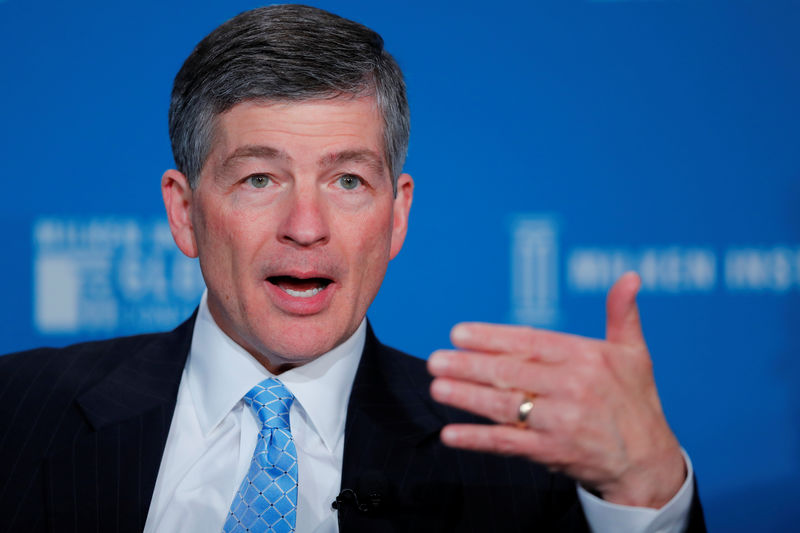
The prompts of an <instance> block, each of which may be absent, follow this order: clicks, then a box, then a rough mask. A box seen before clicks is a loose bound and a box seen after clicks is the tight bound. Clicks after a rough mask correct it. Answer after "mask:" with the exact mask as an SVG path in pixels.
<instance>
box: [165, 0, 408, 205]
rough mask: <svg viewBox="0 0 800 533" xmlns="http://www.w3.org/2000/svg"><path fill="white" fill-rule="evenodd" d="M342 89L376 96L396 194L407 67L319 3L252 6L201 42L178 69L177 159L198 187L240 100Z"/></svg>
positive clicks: (327, 94)
mask: <svg viewBox="0 0 800 533" xmlns="http://www.w3.org/2000/svg"><path fill="white" fill-rule="evenodd" d="M343 95H345V96H346V95H350V96H367V95H373V96H375V98H376V101H377V104H378V108H379V110H380V112H381V115H382V117H383V122H384V125H383V126H384V127H383V136H384V150H385V157H386V159H387V164H388V166H389V171H390V172H391V176H392V186H393V188H394V189H395V193H396V192H397V191H396V188H397V177H398V175H399V174H400V172H401V171H402V169H403V163H404V161H405V157H406V152H407V150H408V135H409V111H408V101H407V99H406V87H405V83H404V81H403V73H402V72H401V71H400V67H399V66H398V65H397V62H396V61H395V60H394V58H393V57H392V56H391V55H390V54H389V53H388V52H387V51H386V50H384V49H383V39H382V38H381V36H380V35H378V34H377V33H375V32H374V31H372V30H370V29H369V28H367V27H366V26H363V25H361V24H359V23H357V22H353V21H351V20H347V19H345V18H342V17H339V16H336V15H334V14H332V13H328V12H327V11H323V10H321V9H317V8H314V7H308V6H301V5H288V4H287V5H273V6H268V7H262V8H258V9H253V10H251V11H245V12H244V13H241V14H239V15H237V16H236V17H234V18H232V19H230V20H229V21H227V22H225V23H224V24H222V25H221V26H219V27H218V28H217V29H215V30H214V31H213V32H211V33H210V34H209V35H208V36H207V37H206V38H204V39H203V40H202V41H200V43H199V44H198V45H197V46H196V47H195V49H194V51H192V53H191V54H190V55H189V57H188V58H187V59H186V61H185V62H184V64H183V66H182V67H181V69H180V71H179V72H178V74H177V75H176V76H175V84H174V86H173V89H172V100H171V102H170V107H169V136H170V140H171V142H172V153H173V157H174V158H175V164H176V165H177V168H178V170H179V171H181V172H182V173H183V174H184V175H186V177H187V179H188V180H189V184H190V186H191V187H192V188H194V187H196V186H197V182H198V179H199V177H200V172H201V170H202V168H203V165H204V164H205V162H206V158H207V157H208V154H209V151H210V149H211V142H212V140H213V139H212V137H213V128H214V119H215V118H216V117H217V116H218V115H219V114H220V113H223V112H225V111H227V110H229V109H230V108H232V107H233V106H235V105H236V104H238V103H240V102H243V101H247V100H262V101H266V102H273V101H275V102H287V101H288V102H291V101H304V100H312V99H319V98H336V97H338V96H343Z"/></svg>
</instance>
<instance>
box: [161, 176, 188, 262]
mask: <svg viewBox="0 0 800 533" xmlns="http://www.w3.org/2000/svg"><path fill="white" fill-rule="evenodd" d="M161 194H162V196H163V197H164V207H166V209H167V218H168V219H169V229H170V230H172V238H173V239H175V244H177V245H178V248H180V250H181V252H183V253H184V254H186V255H187V256H189V257H197V242H196V241H195V238H194V226H192V199H193V198H192V188H191V187H189V180H187V179H186V176H184V175H183V174H181V173H180V172H178V171H177V170H174V169H170V170H167V171H166V172H164V175H163V176H162V177H161Z"/></svg>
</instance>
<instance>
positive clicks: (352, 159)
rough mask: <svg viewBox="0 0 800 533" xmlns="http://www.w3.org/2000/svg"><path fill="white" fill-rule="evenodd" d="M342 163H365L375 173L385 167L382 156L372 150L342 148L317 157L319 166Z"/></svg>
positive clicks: (382, 170)
mask: <svg viewBox="0 0 800 533" xmlns="http://www.w3.org/2000/svg"><path fill="white" fill-rule="evenodd" d="M342 163H365V164H366V165H367V166H369V167H370V168H371V169H372V170H373V171H375V172H376V173H379V174H380V173H383V172H384V170H385V169H386V165H385V163H384V160H383V157H381V156H380V154H377V153H376V152H373V151H372V150H366V149H365V150H342V151H341V152H335V153H332V154H327V155H324V156H322V157H321V158H319V161H318V162H317V164H318V165H319V166H320V167H332V166H336V165H340V164H342Z"/></svg>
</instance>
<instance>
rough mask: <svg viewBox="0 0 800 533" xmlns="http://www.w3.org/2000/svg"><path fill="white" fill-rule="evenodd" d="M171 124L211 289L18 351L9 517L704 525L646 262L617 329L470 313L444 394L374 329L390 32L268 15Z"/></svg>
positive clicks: (238, 35) (197, 526)
mask: <svg viewBox="0 0 800 533" xmlns="http://www.w3.org/2000/svg"><path fill="white" fill-rule="evenodd" d="M170 137H171V139H172V145H173V153H174V155H175V161H176V165H177V169H176V170H168V171H167V172H165V173H164V176H163V178H162V191H163V196H164V203H165V206H166V210H167V215H168V218H169V222H170V226H171V229H172V233H173V236H174V238H175V241H176V243H177V245H178V246H179V248H180V249H181V250H182V251H183V252H184V253H185V254H187V255H189V256H191V257H199V260H200V266H201V269H202V271H203V276H204V279H205V281H206V285H207V292H206V293H205V294H204V296H203V299H202V301H201V303H200V306H199V309H198V311H197V313H195V315H194V316H193V317H191V318H190V319H189V320H188V321H187V322H186V323H184V324H183V325H181V326H179V327H178V328H177V329H176V330H175V331H173V332H171V333H165V334H158V335H146V336H139V337H132V338H127V339H113V340H110V341H105V342H100V343H87V344H82V345H77V346H73V347H68V348H65V349H62V350H35V351H33V352H28V353H22V354H15V355H11V356H6V357H3V358H0V372H1V373H2V376H3V377H2V380H3V384H4V385H3V387H4V388H3V389H2V392H0V394H2V396H0V405H2V409H3V413H2V415H3V416H2V420H3V425H4V426H3V432H2V437H1V439H2V440H0V464H2V465H3V466H2V468H3V470H2V472H0V477H1V478H2V479H4V481H3V484H2V485H0V489H1V490H0V504H1V505H2V516H3V521H4V524H5V526H6V527H5V529H6V530H9V531H46V530H56V531H89V530H92V531H94V530H98V531H141V530H142V529H144V530H145V531H221V530H223V531H246V530H247V531H292V530H297V531H302V532H307V531H320V532H323V531H324V532H331V531H337V530H338V531H342V532H347V531H411V530H414V531H509V530H512V531H513V530H519V531H539V530H555V531H585V530H587V529H588V525H587V519H588V521H589V523H590V524H591V526H592V527H593V528H594V529H595V530H598V531H600V530H607V531H611V530H613V531H645V530H648V531H649V530H664V531H679V530H682V529H685V528H687V527H688V528H689V529H691V530H703V529H704V526H703V519H702V512H701V510H700V506H699V500H698V499H697V496H696V494H695V492H694V487H693V478H692V474H691V471H690V469H687V463H686V462H685V461H684V457H683V455H682V453H681V451H680V448H679V446H678V443H677V441H676V439H675V437H674V435H673V434H672V432H671V431H670V430H669V427H668V426H667V424H666V421H665V420H664V416H663V414H662V413H661V408H660V404H659V400H658V395H657V393H656V390H655V385H654V383H653V378H652V371H651V369H650V360H649V356H648V354H647V348H646V345H645V344H644V341H643V338H642V336H641V329H640V326H639V319H638V313H637V310H636V304H635V294H636V290H637V288H638V283H639V282H638V278H637V277H636V276H635V275H627V276H624V277H623V278H621V279H620V281H619V282H618V283H617V284H616V285H615V287H614V288H613V289H612V291H611V293H610V294H609V305H608V324H609V326H608V335H607V340H606V341H597V340H590V339H582V338H577V337H571V336H565V335H561V334H556V333H550V332H542V331H535V330H531V329H527V328H513V327H508V326H494V325H486V324H462V325H459V326H457V327H456V328H454V330H453V332H452V339H453V343H454V345H455V346H456V347H458V348H461V349H462V350H461V351H458V352H453V351H441V352H437V353H435V354H434V355H433V356H432V357H431V358H430V360H429V363H428V367H429V369H430V372H431V373H432V374H433V375H434V376H436V379H435V380H433V382H432V383H431V380H430V378H429V377H428V374H427V373H426V370H425V363H423V362H422V361H420V360H417V359H414V358H411V357H409V356H407V355H404V354H401V353H399V352H397V351H395V350H392V349H390V348H387V347H385V346H383V345H381V344H380V343H379V342H378V341H377V339H376V338H375V336H374V334H373V333H372V331H371V330H370V328H369V325H368V324H367V322H366V319H365V316H366V311H367V308H368V307H369V305H370V303H371V302H372V300H373V298H374V297H375V295H376V294H377V291H378V288H379V286H380V284H381V281H382V279H383V276H384V273H385V271H386V268H387V265H388V262H389V261H390V260H391V259H392V258H394V257H395V256H396V255H397V253H399V251H400V248H401V247H402V244H403V240H404V238H405V234H406V229H407V223H408V214H409V210H410V207H411V201H412V196H413V180H412V178H411V177H410V176H409V175H407V174H403V173H402V172H401V170H402V166H403V160H404V157H405V152H406V147H407V142H408V107H407V103H406V97H405V87H404V84H403V79H402V74H401V73H400V70H399V68H398V67H397V65H396V63H395V62H394V60H393V59H392V58H391V56H390V55H389V54H388V53H387V52H385V51H384V50H383V44H382V40H381V39H380V37H379V36H378V35H377V34H375V33H374V32H372V31H371V30H369V29H367V28H365V27H363V26H361V25H359V24H356V23H354V22H351V21H347V20H344V19H341V18H339V17H336V16H334V15H331V14H329V13H326V12H324V11H321V10H318V9H314V8H309V7H304V6H270V7H267V8H261V9H257V10H253V11H249V12H246V13H243V14H241V15H239V16H237V17H235V18H234V19H232V20H230V21H228V22H226V23H225V24H223V25H222V26H220V27H219V28H217V29H216V30H215V31H214V32H212V33H211V34H210V35H209V36H208V37H206V38H205V39H204V40H203V41H202V42H201V43H200V44H199V45H198V46H197V48H196V49H195V50H194V51H193V52H192V54H191V55H190V57H189V58H188V59H187V60H186V62H185V63H184V65H183V67H182V68H181V70H180V72H179V73H178V75H177V77H176V79H175V86H174V89H173V95H172V102H171V106H170ZM429 387H430V392H431V394H432V396H433V399H435V400H437V401H438V402H441V404H437V403H436V402H434V401H432V400H431V397H430V396H429V392H428V389H429ZM450 406H452V407H457V408H461V409H466V410H467V411H471V412H472V413H475V414H476V415H479V417H475V416H472V415H470V414H467V413H465V412H464V411H462V410H459V409H453V408H452V407H450ZM486 418H488V419H490V421H487V420H486ZM487 422H488V423H487ZM443 426H444V429H442V427H443ZM473 450H476V451H481V452H490V453H475V451H473ZM509 454H510V455H513V457H508V455H509ZM558 472H564V473H566V474H567V475H563V474H561V473H558ZM576 480H577V482H578V483H580V484H581V485H582V487H583V488H580V489H577V488H576ZM578 490H579V491H580V492H579V493H578V492H577V491H578ZM578 494H580V495H578ZM603 500H605V501H603ZM333 502H335V503H334V505H332V503H333ZM648 508H649V509H648ZM656 509H659V510H656ZM659 528H660V529H659Z"/></svg>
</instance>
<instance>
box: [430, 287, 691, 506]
mask: <svg viewBox="0 0 800 533" xmlns="http://www.w3.org/2000/svg"><path fill="white" fill-rule="evenodd" d="M640 283H641V282H640V280H639V277H638V275H637V274H635V273H630V272H629V273H627V274H625V275H623V276H622V277H620V279H619V280H617V282H616V283H615V284H614V286H613V287H612V288H611V290H610V291H609V294H608V300H607V306H606V317H607V323H606V339H605V340H597V339H589V338H585V337H578V336H574V335H568V334H563V333H556V332H551V331H545V330H537V329H533V328H528V327H521V326H503V325H494V324H481V323H462V324H458V325H456V326H455V327H454V328H453V330H452V332H451V339H452V342H453V345H454V346H456V347H457V348H459V350H439V351H436V352H434V353H433V354H432V355H431V357H430V359H429V360H428V369H429V371H430V372H431V374H433V375H434V376H435V378H436V379H434V381H433V383H432V385H431V394H432V396H433V398H434V399H436V400H437V401H439V402H441V403H444V404H448V405H452V406H454V407H458V408H461V409H465V410H467V411H471V412H473V413H476V414H478V415H481V416H484V417H487V418H490V419H492V420H494V421H495V422H497V424H489V425H464V424H461V425H449V426H446V427H445V428H444V429H443V430H442V436H441V438H442V441H443V442H444V443H445V444H447V445H449V446H454V447H458V448H465V449H471V450H481V451H486V452H493V453H499V454H513V455H520V456H524V457H527V458H529V459H530V460H532V461H536V462H539V463H542V464H545V465H547V466H548V467H550V468H551V469H554V470H560V471H563V472H565V473H567V474H568V475H570V476H572V477H573V478H575V479H576V480H578V481H579V482H581V483H582V484H583V485H584V486H585V487H586V488H588V489H589V490H593V491H596V492H598V493H599V494H600V496H601V497H602V498H604V499H605V500H608V501H610V502H614V503H619V504H623V505H637V506H644V507H654V508H659V507H661V506H663V505H664V504H666V503H667V502H668V501H669V500H670V499H671V498H672V496H674V495H675V494H676V493H677V492H678V490H679V489H680V487H681V485H682V484H683V482H684V480H685V478H686V471H685V464H684V460H683V456H682V454H681V452H680V447H679V445H678V441H677V439H676V438H675V436H674V435H673V433H672V431H671V430H670V428H669V426H668V425H667V421H666V419H665V418H664V414H663V411H662V409H661V402H660V400H659V398H658V392H657V390H656V385H655V380H654V378H653V370H652V362H651V360H650V354H649V352H648V349H647V345H646V343H645V341H644V336H643V335H642V329H641V324H640V321H639V310H638V307H637V305H636V293H637V292H638V290H639V286H640ZM528 400H530V401H532V403H533V407H532V408H531V409H530V412H529V413H527V414H526V413H525V410H526V409H525V408H526V407H530V406H529V405H527V406H523V404H525V402H526V401H528ZM521 407H522V409H521Z"/></svg>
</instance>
